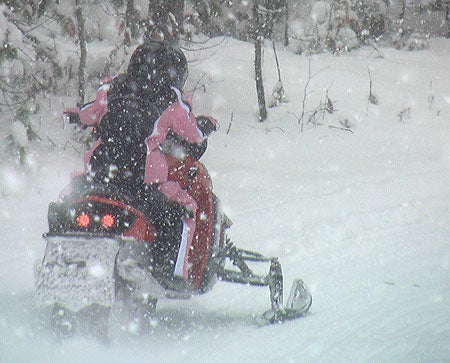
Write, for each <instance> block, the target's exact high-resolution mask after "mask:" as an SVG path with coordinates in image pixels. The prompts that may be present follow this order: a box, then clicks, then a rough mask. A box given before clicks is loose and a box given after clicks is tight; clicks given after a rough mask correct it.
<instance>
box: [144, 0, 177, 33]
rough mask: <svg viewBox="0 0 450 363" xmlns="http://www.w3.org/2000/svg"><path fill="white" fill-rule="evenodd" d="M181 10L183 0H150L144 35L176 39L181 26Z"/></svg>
mask: <svg viewBox="0 0 450 363" xmlns="http://www.w3.org/2000/svg"><path fill="white" fill-rule="evenodd" d="M183 12H184V0H170V1H167V0H166V1H165V0H150V1H149V4H148V20H149V26H148V29H147V34H146V36H147V37H148V38H152V39H160V40H167V41H173V42H176V41H178V39H179V37H180V34H181V32H182V27H183Z"/></svg>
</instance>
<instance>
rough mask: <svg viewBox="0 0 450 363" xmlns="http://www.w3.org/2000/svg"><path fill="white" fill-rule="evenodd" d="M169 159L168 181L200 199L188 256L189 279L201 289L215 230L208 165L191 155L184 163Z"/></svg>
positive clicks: (196, 199) (197, 199)
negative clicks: (189, 266)
mask: <svg viewBox="0 0 450 363" xmlns="http://www.w3.org/2000/svg"><path fill="white" fill-rule="evenodd" d="M167 162H168V166H169V180H170V181H175V182H177V183H179V184H180V186H181V187H182V188H183V189H185V190H187V192H188V194H189V195H190V196H191V197H192V198H194V199H195V201H196V202H197V215H196V216H195V217H196V227H195V234H194V239H193V241H192V246H191V250H190V251H189V257H188V258H189V263H190V264H191V266H192V267H191V268H190V273H189V278H190V281H191V283H192V284H193V285H194V286H195V287H196V288H197V289H198V288H199V287H200V284H201V282H202V278H203V273H204V271H205V268H206V265H207V263H208V260H209V258H210V254H211V245H212V239H213V232H214V198H213V192H212V182H211V178H210V176H209V174H208V171H207V170H206V167H205V166H204V165H203V164H202V163H201V162H199V161H198V160H195V159H193V158H190V157H188V158H186V160H185V161H184V162H183V163H182V162H180V161H179V160H178V159H175V158H172V157H167Z"/></svg>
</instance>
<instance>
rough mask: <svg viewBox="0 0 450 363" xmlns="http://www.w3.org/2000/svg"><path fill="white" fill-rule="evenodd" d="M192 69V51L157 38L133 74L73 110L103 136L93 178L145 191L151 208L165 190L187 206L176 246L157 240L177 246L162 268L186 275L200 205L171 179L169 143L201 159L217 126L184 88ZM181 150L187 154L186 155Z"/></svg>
mask: <svg viewBox="0 0 450 363" xmlns="http://www.w3.org/2000/svg"><path fill="white" fill-rule="evenodd" d="M187 71H188V67H187V60H186V57H185V56H184V54H183V52H182V51H181V50H180V49H179V48H178V47H176V46H174V45H171V44H168V43H166V42H160V41H154V40H149V41H146V42H145V43H144V44H142V45H140V46H139V47H138V48H137V49H136V50H135V51H134V53H133V55H132V57H131V59H130V62H129V65H128V69H127V73H126V74H122V75H119V76H116V77H108V78H106V79H105V80H104V82H103V83H102V85H101V86H100V87H99V89H98V92H97V96H96V99H95V101H93V102H91V103H89V104H87V105H84V106H82V107H79V108H69V109H66V110H65V114H66V115H68V116H69V118H70V119H72V120H73V119H77V120H79V121H80V122H81V124H82V125H83V126H84V127H85V126H93V125H96V126H97V132H98V134H99V138H98V140H97V142H96V143H95V145H94V146H93V147H92V148H91V150H90V151H89V152H88V153H87V154H86V156H85V168H86V171H87V173H88V177H89V178H92V179H94V180H96V181H100V182H111V181H113V182H115V183H116V184H117V183H118V184H121V186H122V188H123V189H124V190H126V191H134V192H135V191H136V190H139V191H141V193H138V194H140V196H139V198H140V199H141V203H144V204H146V206H147V207H148V208H151V205H152V203H151V202H147V203H145V198H146V197H147V196H148V193H147V192H148V191H150V192H152V191H154V190H155V189H157V190H158V191H159V192H160V193H162V194H163V195H164V196H165V197H167V198H168V199H169V200H171V201H174V202H176V203H178V204H179V205H180V206H182V207H183V209H184V210H185V211H186V213H179V214H177V213H175V215H177V217H176V218H178V221H179V223H181V225H180V228H179V229H180V232H181V233H178V234H177V241H175V243H172V244H173V246H171V247H169V246H167V245H165V246H163V245H161V244H159V245H160V246H159V247H158V243H156V244H155V248H156V249H158V248H159V249H160V250H162V251H167V249H169V250H170V252H168V253H169V254H170V255H172V257H171V258H170V259H171V260H173V261H172V262H171V263H172V265H171V266H170V265H169V267H167V266H165V268H164V269H163V270H164V271H163V272H162V274H163V275H165V276H166V277H171V276H179V277H182V278H183V279H184V280H188V261H187V256H188V252H189V248H190V246H191V243H192V239H193V233H194V230H195V215H196V209H197V205H196V202H195V200H194V199H193V198H192V197H191V196H190V195H189V194H188V193H187V192H186V191H185V190H184V189H182V188H181V187H180V185H179V184H178V183H176V182H174V181H171V180H169V179H168V165H167V160H166V156H165V154H164V153H163V151H162V150H165V149H166V148H165V144H166V143H167V139H168V138H169V139H171V140H172V141H173V140H176V142H177V143H178V144H179V145H181V146H184V149H185V152H186V153H194V154H197V155H196V156H197V158H198V157H200V156H201V154H202V153H203V152H204V149H205V147H206V138H207V136H208V135H209V134H210V133H211V132H212V131H214V130H215V129H216V127H217V121H216V120H214V119H213V118H211V117H205V116H199V117H196V116H195V115H194V114H193V112H192V106H191V99H190V97H187V96H186V95H184V93H183V92H182V91H181V89H182V88H183V86H184V84H185V81H186V78H187ZM182 154H183V153H182ZM177 155H178V156H179V157H180V159H182V158H183V156H184V155H180V153H177ZM153 194H154V193H152V195H153ZM180 215H181V219H180ZM164 218H165V219H166V222H165V223H168V224H174V222H173V221H172V220H171V219H173V216H167V215H166V216H165V217H164ZM164 218H163V219H164ZM166 237H167V236H166ZM161 242H163V241H161ZM165 242H167V241H165ZM169 244H170V243H169ZM168 247H169V248H168ZM174 252H176V256H174ZM168 271H169V272H168ZM169 275H171V276H169Z"/></svg>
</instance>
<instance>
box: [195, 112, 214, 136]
mask: <svg viewBox="0 0 450 363" xmlns="http://www.w3.org/2000/svg"><path fill="white" fill-rule="evenodd" d="M197 127H198V129H199V130H200V131H201V132H202V133H203V135H204V136H209V134H211V133H212V132H213V131H216V130H217V121H216V120H215V119H213V118H212V117H210V116H198V117H197Z"/></svg>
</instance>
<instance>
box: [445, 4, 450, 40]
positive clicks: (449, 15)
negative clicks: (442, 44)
mask: <svg viewBox="0 0 450 363" xmlns="http://www.w3.org/2000/svg"><path fill="white" fill-rule="evenodd" d="M445 19H446V20H447V34H446V36H445V37H446V38H450V0H447V4H446V5H445Z"/></svg>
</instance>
